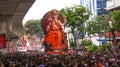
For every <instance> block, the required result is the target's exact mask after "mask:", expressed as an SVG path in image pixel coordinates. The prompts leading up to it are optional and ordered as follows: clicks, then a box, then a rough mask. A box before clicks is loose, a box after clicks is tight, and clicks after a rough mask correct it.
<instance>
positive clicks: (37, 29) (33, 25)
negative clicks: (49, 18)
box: [24, 20, 43, 34]
mask: <svg viewBox="0 0 120 67" xmlns="http://www.w3.org/2000/svg"><path fill="white" fill-rule="evenodd" d="M24 27H25V29H26V31H27V32H28V33H30V34H33V33H42V32H43V31H42V29H41V26H40V20H29V21H27V22H26V24H25V25H24Z"/></svg>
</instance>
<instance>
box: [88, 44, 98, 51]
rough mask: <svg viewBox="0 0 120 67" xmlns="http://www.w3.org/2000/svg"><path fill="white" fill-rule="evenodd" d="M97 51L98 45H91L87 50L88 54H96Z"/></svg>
mask: <svg viewBox="0 0 120 67" xmlns="http://www.w3.org/2000/svg"><path fill="white" fill-rule="evenodd" d="M96 50H97V46H96V45H90V46H88V48H87V51H88V52H95V51H96Z"/></svg>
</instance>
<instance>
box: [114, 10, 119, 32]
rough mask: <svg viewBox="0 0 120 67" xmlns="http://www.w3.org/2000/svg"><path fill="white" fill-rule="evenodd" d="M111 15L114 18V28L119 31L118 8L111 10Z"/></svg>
mask: <svg viewBox="0 0 120 67" xmlns="http://www.w3.org/2000/svg"><path fill="white" fill-rule="evenodd" d="M112 17H113V20H114V22H113V23H114V24H113V25H114V28H115V29H116V30H118V31H120V10H117V11H114V12H112Z"/></svg>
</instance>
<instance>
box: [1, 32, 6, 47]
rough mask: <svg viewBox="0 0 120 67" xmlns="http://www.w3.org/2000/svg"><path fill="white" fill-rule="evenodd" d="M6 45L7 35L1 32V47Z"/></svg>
mask: <svg viewBox="0 0 120 67" xmlns="http://www.w3.org/2000/svg"><path fill="white" fill-rule="evenodd" d="M5 47H6V35H5V34H0V48H5Z"/></svg>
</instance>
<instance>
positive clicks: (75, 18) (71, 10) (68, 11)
mask: <svg viewBox="0 0 120 67" xmlns="http://www.w3.org/2000/svg"><path fill="white" fill-rule="evenodd" d="M59 12H60V13H61V14H62V15H63V16H64V17H65V18H66V19H67V26H68V27H70V28H71V33H72V34H73V36H74V41H75V32H76V29H77V31H80V32H83V31H84V27H83V23H84V22H85V21H86V20H88V18H89V16H90V14H91V13H90V11H89V10H87V9H86V8H85V7H83V6H81V5H74V6H72V7H66V8H65V9H62V10H60V11H59ZM75 42H76V41H75Z"/></svg>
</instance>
